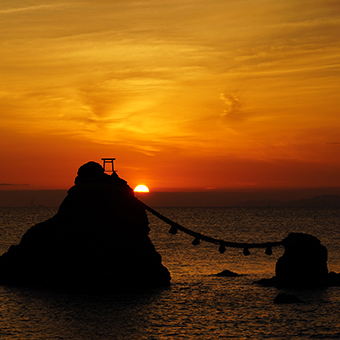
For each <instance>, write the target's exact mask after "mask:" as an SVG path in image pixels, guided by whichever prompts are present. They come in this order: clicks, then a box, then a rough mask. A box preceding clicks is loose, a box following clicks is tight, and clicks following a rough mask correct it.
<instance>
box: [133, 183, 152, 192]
mask: <svg viewBox="0 0 340 340" xmlns="http://www.w3.org/2000/svg"><path fill="white" fill-rule="evenodd" d="M133 191H134V192H149V188H148V187H147V186H146V185H143V184H139V185H137V186H136V187H135V189H134V190H133Z"/></svg>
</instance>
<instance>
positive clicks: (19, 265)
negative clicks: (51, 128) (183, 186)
mask: <svg viewBox="0 0 340 340" xmlns="http://www.w3.org/2000/svg"><path fill="white" fill-rule="evenodd" d="M148 224H149V222H148V218H147V215H146V212H145V209H144V207H143V206H142V205H141V204H140V202H139V201H138V200H137V199H136V198H135V196H134V193H133V190H132V189H131V188H130V187H129V186H128V185H127V183H126V181H124V180H123V179H121V178H119V176H118V175H117V174H116V172H114V171H113V172H112V174H111V175H108V174H106V173H105V172H104V168H103V167H102V166H101V165H100V164H98V163H95V162H88V163H86V164H84V165H82V166H81V167H80V168H79V170H78V176H77V177H76V179H75V186H73V187H72V188H71V189H70V190H69V192H68V195H67V196H66V198H65V199H64V201H63V202H62V203H61V205H60V207H59V210H58V212H57V214H56V215H55V216H54V217H53V218H51V219H49V220H47V221H45V222H42V223H39V224H37V225H35V226H33V227H32V228H30V229H29V230H28V231H27V232H26V233H25V234H24V236H23V237H22V239H21V242H20V244H19V245H13V246H11V247H10V248H9V249H8V251H7V253H5V254H3V255H2V256H1V257H0V284H6V285H15V286H34V287H55V288H63V289H75V290H87V291H103V290H105V291H107V290H109V291H115V290H116V289H123V288H124V289H129V290H130V289H140V288H149V287H164V286H168V285H169V284H170V273H169V271H168V270H167V269H166V268H165V267H164V266H163V265H162V263H161V256H160V255H159V254H158V252H157V251H156V250H155V247H154V246H153V244H152V243H151V240H150V238H149V236H148V233H149V230H150V229H149V227H148Z"/></svg>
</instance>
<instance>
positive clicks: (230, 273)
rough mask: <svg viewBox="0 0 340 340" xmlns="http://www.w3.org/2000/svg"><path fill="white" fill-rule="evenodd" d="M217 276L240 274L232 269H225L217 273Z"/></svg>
mask: <svg viewBox="0 0 340 340" xmlns="http://www.w3.org/2000/svg"><path fill="white" fill-rule="evenodd" d="M216 276H222V277H236V276H240V275H239V274H237V273H234V272H232V271H231V270H228V269H226V270H223V271H221V272H220V273H218V274H216Z"/></svg>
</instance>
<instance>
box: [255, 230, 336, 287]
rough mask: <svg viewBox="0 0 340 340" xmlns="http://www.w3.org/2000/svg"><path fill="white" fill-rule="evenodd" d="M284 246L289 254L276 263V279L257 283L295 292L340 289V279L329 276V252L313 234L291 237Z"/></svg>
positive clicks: (330, 274)
mask: <svg viewBox="0 0 340 340" xmlns="http://www.w3.org/2000/svg"><path fill="white" fill-rule="evenodd" d="M282 245H283V246H284V248H285V252H284V254H283V255H282V256H281V257H280V258H279V259H278V261H277V263H276V268H275V274H276V276H274V277H273V278H271V279H262V280H259V281H257V282H256V283H258V284H260V285H262V286H266V287H271V286H274V287H277V288H292V289H316V288H324V287H329V286H340V275H339V274H336V273H333V272H331V273H328V268H327V249H326V248H325V247H324V246H323V245H322V244H321V243H320V240H319V239H317V238H316V237H314V236H312V235H309V234H304V233H290V234H289V235H288V236H287V237H286V238H285V239H284V240H283V241H282Z"/></svg>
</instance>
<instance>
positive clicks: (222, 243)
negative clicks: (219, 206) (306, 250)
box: [136, 198, 283, 256]
mask: <svg viewBox="0 0 340 340" xmlns="http://www.w3.org/2000/svg"><path fill="white" fill-rule="evenodd" d="M136 200H137V201H138V202H139V204H141V206H142V207H143V208H144V209H146V210H148V211H149V212H150V213H151V214H153V215H155V216H156V217H158V218H159V219H161V220H162V221H164V222H165V223H167V224H169V225H170V226H171V228H170V230H169V233H170V234H177V232H178V230H180V231H182V232H184V233H186V234H188V235H191V236H193V237H194V240H193V242H192V244H193V245H198V244H199V243H200V241H201V240H202V241H205V242H209V243H213V244H218V245H219V248H218V250H219V252H220V253H221V254H223V253H224V252H225V251H226V247H229V248H243V254H244V255H245V256H248V255H250V252H249V248H266V254H267V255H271V254H272V247H277V246H282V245H283V240H282V241H278V242H265V243H239V242H229V241H224V240H218V239H216V238H213V237H210V236H205V235H202V234H198V233H197V232H195V231H193V230H190V229H188V228H186V227H183V226H182V225H180V224H178V223H176V222H174V221H171V220H170V219H169V218H167V217H165V216H163V215H162V214H160V213H159V212H157V211H156V210H154V209H152V208H150V207H149V206H147V205H146V204H145V203H143V202H142V201H140V200H139V199H137V198H136Z"/></svg>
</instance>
